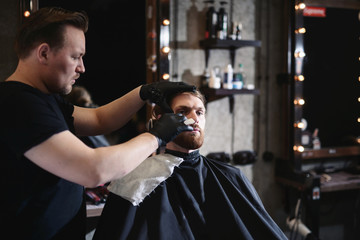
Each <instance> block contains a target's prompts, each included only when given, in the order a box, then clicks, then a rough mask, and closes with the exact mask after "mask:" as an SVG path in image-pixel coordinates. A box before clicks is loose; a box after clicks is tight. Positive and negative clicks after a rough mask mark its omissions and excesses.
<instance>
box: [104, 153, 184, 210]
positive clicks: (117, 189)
mask: <svg viewBox="0 0 360 240" xmlns="http://www.w3.org/2000/svg"><path fill="white" fill-rule="evenodd" d="M183 161H184V160H183V159H182V158H180V157H176V156H173V155H170V154H161V155H156V156H153V157H149V158H147V159H146V160H145V161H143V162H142V163H141V164H140V165H139V166H138V167H137V168H135V169H134V170H133V171H131V172H130V173H128V174H127V175H125V176H124V177H122V178H120V179H117V180H115V181H112V182H111V183H110V185H109V186H108V189H109V191H110V192H112V193H114V194H116V195H118V196H120V197H122V198H124V199H126V200H128V201H130V202H131V203H132V204H133V205H134V206H138V205H139V204H140V203H141V202H142V201H143V200H144V198H145V197H146V196H147V195H149V194H150V193H151V192H152V191H153V190H154V189H155V188H156V187H157V186H159V184H160V183H162V182H163V181H165V180H166V179H167V178H168V177H170V176H171V174H172V173H173V171H174V167H178V166H179V165H180V164H181V163H182V162H183Z"/></svg>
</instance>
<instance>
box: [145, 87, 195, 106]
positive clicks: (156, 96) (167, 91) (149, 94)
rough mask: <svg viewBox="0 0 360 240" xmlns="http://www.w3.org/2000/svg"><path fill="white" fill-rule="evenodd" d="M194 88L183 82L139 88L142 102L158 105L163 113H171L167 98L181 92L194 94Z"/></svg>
mask: <svg viewBox="0 0 360 240" xmlns="http://www.w3.org/2000/svg"><path fill="white" fill-rule="evenodd" d="M195 90H196V87H195V86H192V85H188V84H186V83H183V82H169V81H161V82H154V83H150V84H146V85H143V86H142V87H141V88H140V97H141V99H142V100H144V101H145V100H149V101H150V102H153V103H155V104H157V105H159V106H160V107H161V108H162V109H163V110H164V111H165V112H168V113H172V112H173V111H172V109H171V108H170V107H169V105H168V103H167V97H168V96H171V95H173V94H176V93H181V92H195Z"/></svg>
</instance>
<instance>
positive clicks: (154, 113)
mask: <svg viewBox="0 0 360 240" xmlns="http://www.w3.org/2000/svg"><path fill="white" fill-rule="evenodd" d="M182 93H184V92H181V93H176V94H173V95H170V96H168V97H167V99H166V102H167V103H168V105H169V106H170V105H171V103H172V101H173V99H174V98H175V97H176V96H178V95H180V94H182ZM186 93H189V94H191V95H193V96H195V97H197V98H199V99H200V100H201V101H202V102H203V103H204V106H206V99H205V97H204V95H203V94H202V93H201V92H200V91H199V90H198V89H196V90H195V92H186ZM162 114H164V110H163V109H162V108H161V107H159V106H158V105H156V106H155V107H154V108H153V110H152V114H151V115H152V117H153V118H157V117H158V116H159V115H162Z"/></svg>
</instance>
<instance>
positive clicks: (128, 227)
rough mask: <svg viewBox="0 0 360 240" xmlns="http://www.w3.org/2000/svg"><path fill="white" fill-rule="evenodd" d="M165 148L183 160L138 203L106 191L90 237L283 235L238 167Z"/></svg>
mask: <svg viewBox="0 0 360 240" xmlns="http://www.w3.org/2000/svg"><path fill="white" fill-rule="evenodd" d="M166 152H167V153H169V154H172V155H175V156H178V157H182V158H183V159H184V162H182V163H181V165H180V166H179V167H177V168H175V169H174V172H173V174H172V175H171V176H170V177H169V178H168V179H167V180H166V181H164V182H162V183H161V184H160V185H159V186H158V187H157V188H155V190H154V191H153V192H152V193H151V194H150V195H148V196H147V197H146V198H145V199H144V201H143V202H142V203H140V204H139V206H133V205H132V204H131V203H130V202H129V201H128V200H125V199H123V198H122V197H120V196H118V195H115V194H114V193H111V194H110V195H109V197H108V199H107V202H106V205H105V207H104V210H103V212H102V216H101V217H100V220H99V224H98V227H97V229H96V232H95V235H94V239H95V240H108V239H154V240H161V239H163V240H174V239H206V240H208V239H260V240H263V239H266V240H269V239H287V238H286V236H285V235H284V234H283V232H282V231H281V230H280V228H279V227H278V226H277V225H276V223H275V222H274V221H273V220H272V219H271V217H270V216H269V214H268V213H267V212H266V210H265V208H264V206H263V204H262V202H261V200H260V198H259V196H258V194H257V193H256V191H255V189H254V187H253V186H252V184H251V183H250V182H249V180H248V179H247V178H246V177H245V176H244V175H243V173H242V172H241V171H240V170H239V169H238V168H235V167H233V166H230V165H228V164H225V163H222V162H219V161H216V160H211V159H207V158H206V157H204V156H202V155H200V153H199V151H195V152H192V153H190V154H184V153H180V152H174V151H170V150H166Z"/></svg>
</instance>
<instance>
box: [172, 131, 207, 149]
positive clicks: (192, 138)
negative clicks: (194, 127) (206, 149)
mask: <svg viewBox="0 0 360 240" xmlns="http://www.w3.org/2000/svg"><path fill="white" fill-rule="evenodd" d="M173 142H174V143H176V144H177V145H179V146H181V147H183V148H186V149H189V150H194V149H198V148H200V147H201V146H202V145H203V143H204V131H203V130H202V129H200V135H198V134H196V133H192V132H182V133H180V134H179V135H178V136H177V137H176V138H175V139H174V140H173Z"/></svg>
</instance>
